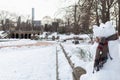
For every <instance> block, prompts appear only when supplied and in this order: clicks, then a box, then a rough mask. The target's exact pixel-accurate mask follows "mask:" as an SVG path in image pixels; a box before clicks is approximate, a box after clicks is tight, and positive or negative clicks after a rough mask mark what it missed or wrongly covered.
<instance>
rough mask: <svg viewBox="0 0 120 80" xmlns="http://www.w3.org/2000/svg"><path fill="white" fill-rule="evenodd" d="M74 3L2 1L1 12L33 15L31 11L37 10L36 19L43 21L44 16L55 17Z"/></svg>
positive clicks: (56, 0)
mask: <svg viewBox="0 0 120 80" xmlns="http://www.w3.org/2000/svg"><path fill="white" fill-rule="evenodd" d="M74 2H75V0H0V10H6V11H9V12H13V13H17V14H19V15H31V13H32V12H31V9H32V8H35V19H37V20H38V19H40V20H41V19H42V18H43V17H44V16H50V17H54V15H55V13H56V12H57V11H58V10H59V9H60V8H62V7H65V6H67V5H70V4H72V3H74Z"/></svg>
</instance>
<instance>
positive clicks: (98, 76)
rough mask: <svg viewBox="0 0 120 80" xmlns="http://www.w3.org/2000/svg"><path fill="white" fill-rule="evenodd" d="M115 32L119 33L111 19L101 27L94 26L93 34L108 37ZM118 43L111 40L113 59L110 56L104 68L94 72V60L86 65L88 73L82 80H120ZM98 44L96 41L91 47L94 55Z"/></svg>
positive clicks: (110, 48) (109, 44)
mask: <svg viewBox="0 0 120 80" xmlns="http://www.w3.org/2000/svg"><path fill="white" fill-rule="evenodd" d="M115 33H117V31H115V28H114V27H113V25H112V23H111V22H110V21H108V22H106V23H105V24H103V23H101V24H100V26H99V27H98V26H96V25H94V26H93V34H94V36H95V37H108V36H110V35H113V34H115ZM118 44H119V42H118V40H112V41H109V42H108V47H109V53H110V55H111V56H112V58H113V60H110V58H108V60H107V62H106V63H105V64H104V66H103V68H102V69H101V70H100V71H98V72H95V73H94V74H93V73H92V70H93V63H94V61H93V62H90V63H89V64H88V65H87V66H86V71H87V74H86V75H83V76H81V79H80V80H120V76H119V73H120V72H119V71H120V58H119V45H118ZM97 46H98V43H97V42H95V43H94V45H93V46H92V47H91V52H92V53H93V55H94V56H95V53H96V48H97ZM93 60H94V59H93Z"/></svg>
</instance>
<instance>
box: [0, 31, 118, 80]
mask: <svg viewBox="0 0 120 80" xmlns="http://www.w3.org/2000/svg"><path fill="white" fill-rule="evenodd" d="M53 35H57V34H56V33H55V34H52V35H51V36H53ZM42 36H44V35H42ZM59 36H60V41H61V40H63V39H66V38H71V37H76V36H80V37H82V38H84V39H85V41H84V42H83V41H80V43H79V44H77V45H75V44H73V43H72V40H68V41H66V42H58V41H46V40H42V41H40V40H39V41H35V40H29V39H4V40H3V39H1V40H0V80H56V47H57V51H58V66H59V67H58V71H59V79H60V80H73V78H72V69H71V67H70V65H69V64H68V62H67V59H66V58H65V56H64V54H63V52H62V49H61V47H60V46H59V43H61V44H62V45H63V46H64V48H65V50H66V52H67V53H68V55H69V56H71V60H72V62H73V63H75V66H81V67H83V68H84V69H86V71H87V74H85V75H83V76H81V80H120V77H119V74H120V72H119V71H120V68H119V66H120V59H119V56H120V55H119V56H118V55H116V54H120V51H117V50H116V49H118V48H119V49H118V50H120V39H119V40H117V41H116V42H109V46H110V52H111V56H112V57H113V60H109V59H108V61H107V63H105V65H104V67H103V68H102V69H101V70H100V71H99V72H96V73H94V74H93V73H92V70H93V61H94V54H95V49H96V46H97V44H94V45H93V44H90V43H87V42H88V40H89V38H88V36H87V35H74V34H71V35H60V34H59ZM37 42H49V43H54V44H52V45H42V46H22V47H15V46H17V45H25V44H36V43H37ZM12 45H15V46H13V47H9V46H12ZM116 45H118V46H116ZM2 46H8V47H2ZM81 51H82V54H80V53H81ZM113 53H114V54H113ZM108 75H109V76H108Z"/></svg>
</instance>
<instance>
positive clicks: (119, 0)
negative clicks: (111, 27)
mask: <svg viewBox="0 0 120 80" xmlns="http://www.w3.org/2000/svg"><path fill="white" fill-rule="evenodd" d="M118 7H119V22H118V33H119V35H120V0H118Z"/></svg>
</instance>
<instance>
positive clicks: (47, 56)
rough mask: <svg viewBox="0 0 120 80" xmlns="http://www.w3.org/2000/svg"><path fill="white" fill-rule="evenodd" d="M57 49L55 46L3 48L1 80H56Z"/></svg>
mask: <svg viewBox="0 0 120 80" xmlns="http://www.w3.org/2000/svg"><path fill="white" fill-rule="evenodd" d="M23 42H24V44H25V43H27V42H28V43H29V40H28V41H23ZM30 42H31V41H30ZM7 43H8V42H7ZM12 43H13V42H12ZM15 43H16V41H15ZM15 43H14V44H15ZM9 44H10V42H9ZM55 49H56V47H55V45H52V46H39V47H35V46H34V47H30V46H29V47H21V48H16V47H11V48H9V47H7V48H1V49H0V80H56V69H55V67H56V61H55V59H56V57H55V53H56V50H55Z"/></svg>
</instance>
